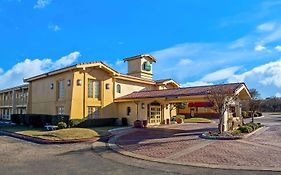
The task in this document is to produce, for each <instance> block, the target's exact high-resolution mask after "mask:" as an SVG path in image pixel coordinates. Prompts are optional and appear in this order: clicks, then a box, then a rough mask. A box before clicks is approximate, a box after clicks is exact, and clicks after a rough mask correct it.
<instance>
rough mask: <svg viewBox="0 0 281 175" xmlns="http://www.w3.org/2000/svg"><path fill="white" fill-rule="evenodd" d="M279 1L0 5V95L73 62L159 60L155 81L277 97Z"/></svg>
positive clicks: (59, 0)
mask: <svg viewBox="0 0 281 175" xmlns="http://www.w3.org/2000/svg"><path fill="white" fill-rule="evenodd" d="M280 15H281V1H280V0H271V1H270V0H267V1H259V0H247V1H245V0H228V1H225V0H213V1H207V0H188V1H186V0H153V1H151V0H139V1H131V0H112V1H110V0H108V1H96V0H83V1H79V0H0V39H1V40H0V48H1V64H0V68H1V69H0V81H1V82H2V83H1V85H0V88H6V87H10V86H14V85H17V84H22V79H23V78H26V77H30V76H33V75H36V74H39V73H43V72H46V71H50V70H53V69H57V68H61V67H64V66H68V65H71V64H74V63H78V62H87V61H94V60H101V61H104V62H106V63H107V64H109V65H110V66H112V67H113V68H115V69H117V70H118V71H120V72H122V73H126V68H127V65H126V63H123V62H122V61H121V60H122V59H123V58H125V57H130V56H134V55H138V54H142V53H150V54H152V55H153V56H155V57H156V58H157V60H158V61H157V63H156V64H155V65H154V79H161V78H173V79H175V80H176V81H178V82H179V83H180V84H181V85H182V86H194V85H206V84H216V83H227V82H237V81H239V82H240V81H245V82H246V83H247V85H248V87H249V88H257V89H258V90H259V91H260V93H261V94H262V96H263V97H267V96H274V95H276V96H281V20H280Z"/></svg>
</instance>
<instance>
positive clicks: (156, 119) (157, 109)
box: [149, 105, 161, 125]
mask: <svg viewBox="0 0 281 175" xmlns="http://www.w3.org/2000/svg"><path fill="white" fill-rule="evenodd" d="M160 123H161V106H152V105H151V106H150V116H149V124H152V125H159V124H160Z"/></svg>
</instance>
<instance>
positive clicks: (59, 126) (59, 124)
mask: <svg viewBox="0 0 281 175" xmlns="http://www.w3.org/2000/svg"><path fill="white" fill-rule="evenodd" d="M65 128H67V124H66V123H64V122H59V123H58V129H65Z"/></svg>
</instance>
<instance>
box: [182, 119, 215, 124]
mask: <svg viewBox="0 0 281 175" xmlns="http://www.w3.org/2000/svg"><path fill="white" fill-rule="evenodd" d="M211 122H212V120H209V119H206V118H188V119H184V123H211Z"/></svg>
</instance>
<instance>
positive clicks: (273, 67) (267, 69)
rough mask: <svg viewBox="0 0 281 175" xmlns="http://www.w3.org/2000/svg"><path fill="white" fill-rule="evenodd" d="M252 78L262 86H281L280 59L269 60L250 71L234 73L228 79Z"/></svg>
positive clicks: (241, 79)
mask: <svg viewBox="0 0 281 175" xmlns="http://www.w3.org/2000/svg"><path fill="white" fill-rule="evenodd" d="M247 79H254V80H255V81H256V82H257V83H260V84H262V85H264V86H272V85H273V86H276V87H278V88H280V87H281V60H277V61H273V62H269V63H267V64H264V65H260V66H257V67H254V68H253V69H251V70H250V71H247V72H244V73H242V74H239V75H234V76H233V77H231V78H230V79H229V81H247Z"/></svg>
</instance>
